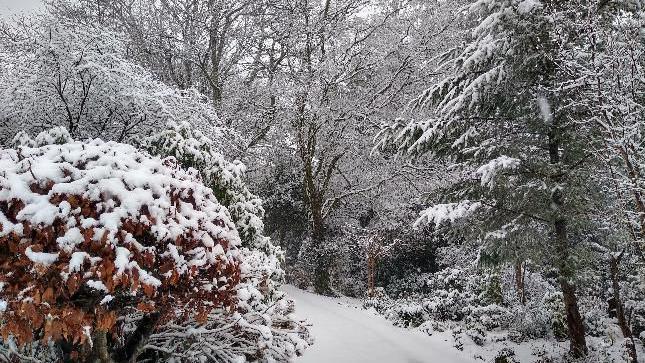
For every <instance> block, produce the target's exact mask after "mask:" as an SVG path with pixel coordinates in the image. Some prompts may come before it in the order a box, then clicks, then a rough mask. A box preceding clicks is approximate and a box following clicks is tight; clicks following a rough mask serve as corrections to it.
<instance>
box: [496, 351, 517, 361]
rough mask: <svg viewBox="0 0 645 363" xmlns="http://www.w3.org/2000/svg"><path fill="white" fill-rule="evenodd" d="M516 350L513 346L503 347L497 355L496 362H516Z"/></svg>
mask: <svg viewBox="0 0 645 363" xmlns="http://www.w3.org/2000/svg"><path fill="white" fill-rule="evenodd" d="M516 362H517V359H516V357H515V351H514V350H513V349H511V348H503V349H502V350H500V351H499V352H497V354H496V355H495V363H516Z"/></svg>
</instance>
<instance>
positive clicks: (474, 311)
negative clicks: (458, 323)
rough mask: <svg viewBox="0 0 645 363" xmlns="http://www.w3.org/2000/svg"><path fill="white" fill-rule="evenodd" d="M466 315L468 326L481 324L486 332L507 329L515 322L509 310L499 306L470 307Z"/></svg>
mask: <svg viewBox="0 0 645 363" xmlns="http://www.w3.org/2000/svg"><path fill="white" fill-rule="evenodd" d="M464 313H465V315H466V319H465V321H466V324H467V326H468V325H477V324H481V326H483V327H484V328H485V329H486V330H493V329H497V328H502V329H506V328H508V327H509V326H510V323H511V322H512V320H513V316H512V314H511V312H510V311H509V310H508V308H506V307H503V306H500V305H497V304H490V305H482V306H469V307H467V308H465V309H464Z"/></svg>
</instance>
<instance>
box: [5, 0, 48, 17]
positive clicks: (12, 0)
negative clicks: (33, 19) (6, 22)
mask: <svg viewBox="0 0 645 363" xmlns="http://www.w3.org/2000/svg"><path fill="white" fill-rule="evenodd" d="M42 6H43V5H42V2H41V0H0V18H4V19H8V18H10V17H11V16H13V15H19V14H22V13H31V12H33V11H34V10H37V9H39V8H41V7H42Z"/></svg>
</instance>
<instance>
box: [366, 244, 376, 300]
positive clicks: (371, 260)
mask: <svg viewBox="0 0 645 363" xmlns="http://www.w3.org/2000/svg"><path fill="white" fill-rule="evenodd" d="M375 274H376V258H375V257H374V256H372V255H370V254H368V255H367V296H368V297H374V285H375V283H374V277H375V276H374V275H375Z"/></svg>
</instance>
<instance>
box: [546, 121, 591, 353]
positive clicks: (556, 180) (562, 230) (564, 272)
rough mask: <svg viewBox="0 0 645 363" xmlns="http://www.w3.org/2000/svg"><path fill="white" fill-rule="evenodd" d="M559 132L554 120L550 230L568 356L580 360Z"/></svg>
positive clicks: (583, 348) (583, 345)
mask: <svg viewBox="0 0 645 363" xmlns="http://www.w3.org/2000/svg"><path fill="white" fill-rule="evenodd" d="M561 132H562V131H561V130H560V127H559V125H558V119H557V118H556V117H553V121H552V125H551V130H550V132H549V162H550V164H551V165H552V166H553V167H554V170H553V171H552V175H551V181H552V182H553V184H554V185H553V189H552V190H551V198H550V199H551V200H550V202H551V203H550V204H551V209H552V213H553V227H554V232H555V238H554V239H555V241H554V242H555V246H554V247H555V252H556V255H555V256H554V257H555V259H556V261H557V262H556V267H557V269H558V273H559V275H560V276H559V282H560V288H561V289H562V296H563V299H564V308H565V312H566V316H567V328H568V330H569V343H570V344H569V345H570V347H569V353H570V354H571V355H572V356H574V357H582V356H585V355H586V354H587V342H586V339H585V326H584V323H583V321H582V317H581V316H580V311H579V309H578V298H577V297H576V287H575V284H574V282H573V278H574V275H575V273H574V267H573V266H572V261H571V259H570V256H569V252H570V251H569V249H570V247H569V239H568V236H567V220H566V217H565V212H564V208H563V206H564V197H563V193H562V188H563V186H562V184H563V172H562V170H560V169H561V165H560V147H561V145H560V137H561Z"/></svg>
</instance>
